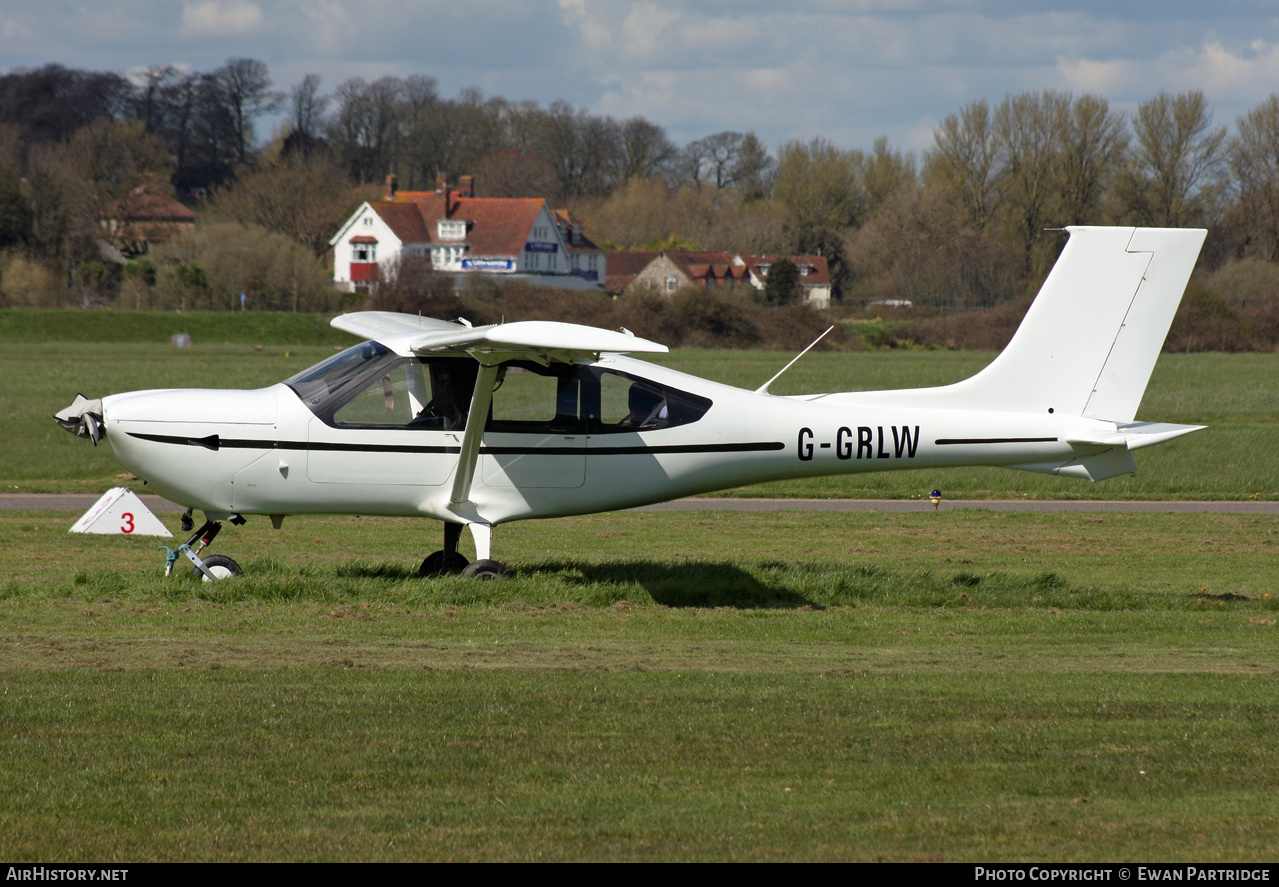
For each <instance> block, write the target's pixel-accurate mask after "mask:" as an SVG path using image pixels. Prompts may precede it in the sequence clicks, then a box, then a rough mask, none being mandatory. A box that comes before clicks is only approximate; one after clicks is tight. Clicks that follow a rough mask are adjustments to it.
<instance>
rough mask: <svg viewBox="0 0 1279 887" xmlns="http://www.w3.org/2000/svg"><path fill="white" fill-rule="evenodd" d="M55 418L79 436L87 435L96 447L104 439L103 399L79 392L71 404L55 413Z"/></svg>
mask: <svg viewBox="0 0 1279 887" xmlns="http://www.w3.org/2000/svg"><path fill="white" fill-rule="evenodd" d="M53 420H54V421H55V422H57V423H58V424H59V425H61V426H62V427H63V428H65V429H66V430H67V431H69V432H71V433H72V434H74V435H76V436H77V437H87V438H89V439H90V440H92V441H93V445H94V446H95V447H96V446H97V445H98V441H99V440H101V439H102V433H103V422H102V401H101V400H90V399H89V398H87V397H85V396H84V395H83V394H77V395H76V396H75V400H73V401H71V406H69V407H67V408H66V409H63V410H59V411H58V412H56V413H54V414H53Z"/></svg>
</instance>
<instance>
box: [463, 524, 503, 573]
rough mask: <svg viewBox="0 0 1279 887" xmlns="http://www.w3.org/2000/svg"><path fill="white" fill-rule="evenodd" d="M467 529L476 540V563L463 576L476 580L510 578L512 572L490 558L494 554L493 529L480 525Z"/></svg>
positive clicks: (473, 525)
mask: <svg viewBox="0 0 1279 887" xmlns="http://www.w3.org/2000/svg"><path fill="white" fill-rule="evenodd" d="M467 528H468V529H470V531H471V538H473V539H474V540H475V563H473V564H471V565H469V566H468V567H467V568H466V569H465V570H463V571H462V575H463V576H473V577H475V578H476V579H504V578H506V577H507V576H509V575H510V571H509V570H507V569H506V565H505V564H502V563H499V562H497V561H495V560H491V559H490V558H489V555H490V554H492V552H493V528H492V527H491V526H490V525H489V524H479V523H472V524H467Z"/></svg>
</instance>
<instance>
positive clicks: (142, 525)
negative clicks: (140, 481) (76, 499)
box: [71, 487, 173, 536]
mask: <svg viewBox="0 0 1279 887" xmlns="http://www.w3.org/2000/svg"><path fill="white" fill-rule="evenodd" d="M71 532H72V533H104V534H107V535H114V534H116V533H119V534H120V535H123V536H172V535H173V534H172V533H170V532H169V531H168V529H167V528H166V527H165V526H164V524H162V523H160V519H159V518H158V517H156V516H155V515H154V514H152V513H151V509H149V508H147V507H146V506H145V505H143V504H142V500H141V499H139V498H138V497H137V494H135V493H134V492H133V491H132V490H130V489H129V488H128V487H113V488H112V489H110V490H107V492H106V493H105V494H104V495H103V497H102V498H101V499H99V500H98V501H97V502H95V503H94V504H93V507H92V508H90V509H89V510H88V511H86V512H85V513H84V516H83V517H81V518H80V519H79V520H78V521H76V522H75V526H74V527H72V528H71Z"/></svg>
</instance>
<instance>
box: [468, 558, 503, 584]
mask: <svg viewBox="0 0 1279 887" xmlns="http://www.w3.org/2000/svg"><path fill="white" fill-rule="evenodd" d="M462 575H463V576H469V577H472V578H475V579H506V578H507V577H509V576H510V575H511V571H510V570H508V569H506V564H503V563H499V562H497V561H491V560H481V561H476V562H475V563H473V564H471V565H470V566H468V567H467V568H466V569H465V570H463V571H462Z"/></svg>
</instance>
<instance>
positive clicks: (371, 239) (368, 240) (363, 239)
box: [351, 234, 377, 243]
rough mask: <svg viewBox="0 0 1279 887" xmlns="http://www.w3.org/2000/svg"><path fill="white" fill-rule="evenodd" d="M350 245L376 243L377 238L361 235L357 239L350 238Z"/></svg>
mask: <svg viewBox="0 0 1279 887" xmlns="http://www.w3.org/2000/svg"><path fill="white" fill-rule="evenodd" d="M351 243H377V238H376V237H370V236H369V235H367V234H361V235H360V236H359V237H352V238H351Z"/></svg>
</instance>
